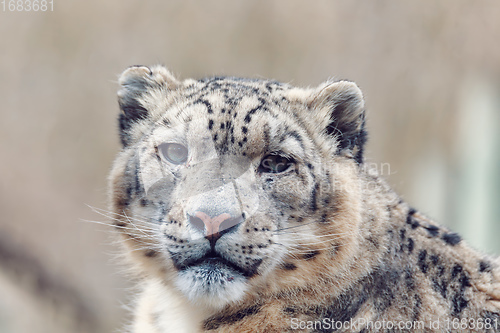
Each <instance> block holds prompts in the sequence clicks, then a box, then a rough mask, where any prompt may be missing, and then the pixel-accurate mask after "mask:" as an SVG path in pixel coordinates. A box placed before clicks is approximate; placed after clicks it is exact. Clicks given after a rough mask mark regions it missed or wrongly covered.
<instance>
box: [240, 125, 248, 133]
mask: <svg viewBox="0 0 500 333" xmlns="http://www.w3.org/2000/svg"><path fill="white" fill-rule="evenodd" d="M241 131H242V132H243V134H247V133H248V128H247V127H246V126H242V127H241Z"/></svg>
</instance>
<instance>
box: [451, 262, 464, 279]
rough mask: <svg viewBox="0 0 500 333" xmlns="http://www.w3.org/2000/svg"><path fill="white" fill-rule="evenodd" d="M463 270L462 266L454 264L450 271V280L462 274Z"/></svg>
mask: <svg viewBox="0 0 500 333" xmlns="http://www.w3.org/2000/svg"><path fill="white" fill-rule="evenodd" d="M463 270H464V268H463V267H462V265H460V264H456V265H455V266H453V268H452V270H451V278H452V279H454V278H456V277H457V276H458V274H460V273H462V271H463Z"/></svg>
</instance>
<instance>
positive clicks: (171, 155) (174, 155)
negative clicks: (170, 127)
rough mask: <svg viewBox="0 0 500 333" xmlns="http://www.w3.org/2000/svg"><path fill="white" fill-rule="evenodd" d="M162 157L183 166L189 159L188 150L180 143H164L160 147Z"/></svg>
mask: <svg viewBox="0 0 500 333" xmlns="http://www.w3.org/2000/svg"><path fill="white" fill-rule="evenodd" d="M158 152H159V153H160V156H161V157H162V158H163V159H165V160H167V161H168V162H170V163H173V164H183V163H184V162H186V160H187V157H188V150H187V148H186V147H184V146H183V145H181V144H178V143H162V144H161V145H159V146H158Z"/></svg>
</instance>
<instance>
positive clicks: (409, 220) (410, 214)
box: [406, 208, 420, 229]
mask: <svg viewBox="0 0 500 333" xmlns="http://www.w3.org/2000/svg"><path fill="white" fill-rule="evenodd" d="M416 212H417V211H416V210H415V209H413V208H410V210H409V211H408V215H406V223H407V224H409V225H410V226H411V228H412V229H416V228H418V227H419V226H420V223H419V222H418V221H416V220H415V219H414V218H413V215H414V214H415V213H416Z"/></svg>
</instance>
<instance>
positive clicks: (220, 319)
mask: <svg viewBox="0 0 500 333" xmlns="http://www.w3.org/2000/svg"><path fill="white" fill-rule="evenodd" d="M260 309H261V305H253V306H250V307H248V308H244V309H241V310H239V311H236V312H233V313H229V314H221V315H215V316H212V317H210V318H208V319H207V320H206V321H205V322H204V323H203V329H205V330H207V331H210V330H217V329H219V328H220V327H221V326H224V325H231V324H234V323H236V322H238V321H241V320H243V319H245V318H246V317H249V316H253V315H254V314H257V313H259V311H260Z"/></svg>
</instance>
